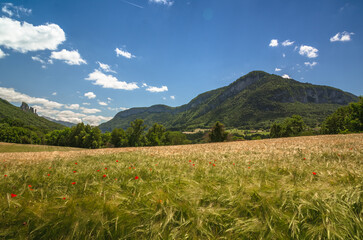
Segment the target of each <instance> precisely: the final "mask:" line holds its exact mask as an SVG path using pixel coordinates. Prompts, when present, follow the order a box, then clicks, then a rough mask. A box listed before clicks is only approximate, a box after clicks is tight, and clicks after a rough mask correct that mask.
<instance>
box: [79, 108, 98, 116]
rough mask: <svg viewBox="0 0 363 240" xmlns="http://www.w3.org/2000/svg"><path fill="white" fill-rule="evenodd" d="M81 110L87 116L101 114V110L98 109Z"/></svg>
mask: <svg viewBox="0 0 363 240" xmlns="http://www.w3.org/2000/svg"><path fill="white" fill-rule="evenodd" d="M80 109H81V110H82V112H83V113H86V114H93V113H98V112H101V110H99V109H96V108H85V107H81V108H80Z"/></svg>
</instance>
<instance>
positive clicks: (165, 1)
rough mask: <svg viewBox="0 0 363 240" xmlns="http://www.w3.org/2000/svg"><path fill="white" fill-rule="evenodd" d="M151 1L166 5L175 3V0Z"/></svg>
mask: <svg viewBox="0 0 363 240" xmlns="http://www.w3.org/2000/svg"><path fill="white" fill-rule="evenodd" d="M149 2H150V3H156V4H161V5H166V6H172V5H173V4H174V2H173V1H170V0H149Z"/></svg>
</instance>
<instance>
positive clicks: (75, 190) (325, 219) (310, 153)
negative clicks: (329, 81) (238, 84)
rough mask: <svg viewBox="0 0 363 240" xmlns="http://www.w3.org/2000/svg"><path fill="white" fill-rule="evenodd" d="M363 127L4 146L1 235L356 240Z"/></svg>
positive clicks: (0, 156)
mask: <svg viewBox="0 0 363 240" xmlns="http://www.w3.org/2000/svg"><path fill="white" fill-rule="evenodd" d="M362 163H363V134H349V135H330V136H327V135H326V136H311V137H295V138H280V139H267V140H256V141H241V142H227V143H212V144H200V145H182V146H165V147H145V148H119V149H98V150H77V149H72V151H51V152H5V153H0V174H1V176H0V179H1V180H0V212H1V215H0V239H362V238H363V210H362V209H363V203H362V194H363V185H362V183H363V166H362Z"/></svg>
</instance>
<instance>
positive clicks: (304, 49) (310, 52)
mask: <svg viewBox="0 0 363 240" xmlns="http://www.w3.org/2000/svg"><path fill="white" fill-rule="evenodd" d="M318 51H319V50H318V49H316V48H314V47H311V46H306V45H301V46H300V50H299V54H300V55H301V56H306V57H308V58H316V57H318Z"/></svg>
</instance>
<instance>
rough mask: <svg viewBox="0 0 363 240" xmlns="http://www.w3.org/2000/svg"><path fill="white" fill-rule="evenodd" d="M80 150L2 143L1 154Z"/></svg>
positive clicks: (0, 145) (0, 144) (0, 143)
mask: <svg viewBox="0 0 363 240" xmlns="http://www.w3.org/2000/svg"><path fill="white" fill-rule="evenodd" d="M71 150H80V149H78V148H71V147H56V146H47V145H31V144H16V143H3V142H0V153H8V152H51V151H71Z"/></svg>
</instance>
